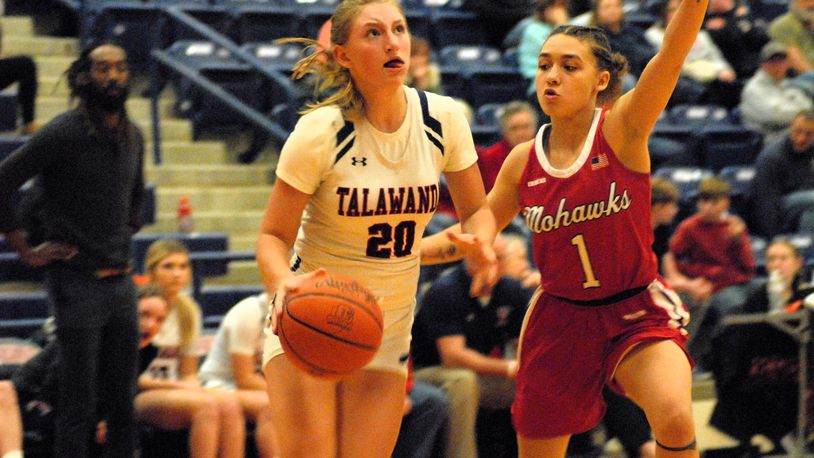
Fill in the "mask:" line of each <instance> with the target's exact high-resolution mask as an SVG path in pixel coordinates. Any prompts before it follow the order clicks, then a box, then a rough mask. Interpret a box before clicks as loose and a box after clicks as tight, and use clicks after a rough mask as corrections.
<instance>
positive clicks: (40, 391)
mask: <svg viewBox="0 0 814 458" xmlns="http://www.w3.org/2000/svg"><path fill="white" fill-rule="evenodd" d="M167 313H168V307H167V302H166V301H165V300H164V297H163V295H162V292H161V291H160V290H159V289H157V288H156V287H154V286H150V285H147V286H142V287H139V290H138V316H139V331H140V335H141V337H140V340H139V349H140V358H141V360H140V364H141V366H140V370H144V368H145V367H146V364H147V363H149V361H150V360H151V359H152V358H153V357H154V356H155V347H153V346H152V345H151V342H152V340H153V338H154V337H155V335H156V333H158V331H159V329H160V328H161V325H162V323H163V322H164V319H165V318H166V316H167ZM59 358H61V353H60V351H59V343H58V341H57V340H56V339H51V340H50V341H49V343H48V344H47V345H46V346H45V348H43V349H42V351H40V352H39V353H38V354H37V355H36V356H34V357H33V358H31V359H29V360H28V361H27V362H26V363H25V364H23V366H22V367H20V368H19V369H18V370H17V371H15V372H14V374H13V375H12V378H11V380H9V381H2V382H0V457H2V458H22V456H23V454H22V438H23V431H26V433H27V434H29V435H31V437H37V438H39V441H40V443H41V445H42V446H44V447H45V448H48V447H49V446H50V444H51V441H52V434H53V428H54V415H53V412H54V409H56V408H57V396H58V394H57V390H58V386H59V379H58V371H57V370H56V368H57V367H58V364H59ZM102 383H104V382H103V381H102ZM137 399H138V397H137ZM98 419H99V420H100V421H99V423H98V424H97V430H96V434H95V437H94V439H95V442H96V443H97V444H104V443H105V441H106V437H105V430H106V426H105V423H104V406H101V410H100V411H99V412H98ZM90 439H91V438H90V437H89V438H88V440H90Z"/></svg>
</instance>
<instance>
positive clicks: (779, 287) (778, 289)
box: [766, 270, 786, 313]
mask: <svg viewBox="0 0 814 458" xmlns="http://www.w3.org/2000/svg"><path fill="white" fill-rule="evenodd" d="M766 292H767V293H768V296H769V313H781V312H783V310H785V308H786V301H785V298H784V297H783V296H784V293H785V292H786V284H785V282H784V281H783V279H782V278H780V272H778V271H777V270H773V271H771V272H770V273H769V282H768V283H767V284H766Z"/></svg>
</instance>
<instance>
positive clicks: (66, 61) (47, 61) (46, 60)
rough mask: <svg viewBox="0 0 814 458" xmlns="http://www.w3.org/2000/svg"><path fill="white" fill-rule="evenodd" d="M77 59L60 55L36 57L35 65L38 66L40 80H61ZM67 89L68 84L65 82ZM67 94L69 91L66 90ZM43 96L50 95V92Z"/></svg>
mask: <svg viewBox="0 0 814 458" xmlns="http://www.w3.org/2000/svg"><path fill="white" fill-rule="evenodd" d="M74 59H76V58H75V57H73V55H59V56H43V55H34V63H35V64H37V75H38V78H45V77H49V76H50V77H51V78H55V79H58V78H61V77H62V74H63V73H65V71H66V70H68V67H70V65H71V62H73V61H74ZM62 84H64V85H65V86H66V87H67V83H65V82H63V83H62ZM45 89H46V91H47V90H48V89H49V87H48V86H46V87H45ZM65 93H66V94H67V93H68V92H67V89H66V92H65ZM43 95H48V92H44V93H43Z"/></svg>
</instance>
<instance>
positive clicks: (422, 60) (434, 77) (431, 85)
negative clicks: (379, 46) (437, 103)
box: [404, 35, 444, 94]
mask: <svg viewBox="0 0 814 458" xmlns="http://www.w3.org/2000/svg"><path fill="white" fill-rule="evenodd" d="M404 84H406V85H407V86H410V87H414V88H417V89H421V90H423V91H429V92H434V93H436V94H443V93H444V91H443V89H442V88H441V68H440V67H438V64H436V63H435V62H433V61H432V48H431V47H430V43H429V42H428V41H427V40H425V39H423V38H421V37H419V36H416V35H410V70H409V72H408V73H407V79H406V80H405V82H404Z"/></svg>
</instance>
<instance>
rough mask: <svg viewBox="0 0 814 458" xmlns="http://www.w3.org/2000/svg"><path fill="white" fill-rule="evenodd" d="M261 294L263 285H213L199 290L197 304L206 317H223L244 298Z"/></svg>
mask: <svg viewBox="0 0 814 458" xmlns="http://www.w3.org/2000/svg"><path fill="white" fill-rule="evenodd" d="M262 292H263V285H260V284H256V285H213V286H204V287H203V288H202V289H201V293H200V297H199V298H198V302H199V303H200V305H201V309H202V311H203V315H204V320H206V318H207V317H214V316H223V315H225V314H226V312H228V311H229V309H231V308H232V306H234V305H235V304H237V303H238V302H240V301H241V300H243V299H244V298H246V297H248V296H251V295H254V294H260V293H262Z"/></svg>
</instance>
